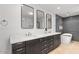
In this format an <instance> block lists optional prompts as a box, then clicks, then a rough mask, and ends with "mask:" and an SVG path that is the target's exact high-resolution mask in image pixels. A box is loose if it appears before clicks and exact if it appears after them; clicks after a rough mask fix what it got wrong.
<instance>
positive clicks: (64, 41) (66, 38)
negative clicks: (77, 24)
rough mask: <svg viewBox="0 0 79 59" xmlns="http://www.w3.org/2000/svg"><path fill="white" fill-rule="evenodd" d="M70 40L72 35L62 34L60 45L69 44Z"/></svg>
mask: <svg viewBox="0 0 79 59" xmlns="http://www.w3.org/2000/svg"><path fill="white" fill-rule="evenodd" d="M71 39H72V34H70V33H64V34H62V35H61V43H62V44H69V43H70V42H71Z"/></svg>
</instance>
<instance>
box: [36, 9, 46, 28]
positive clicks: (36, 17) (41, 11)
mask: <svg viewBox="0 0 79 59" xmlns="http://www.w3.org/2000/svg"><path fill="white" fill-rule="evenodd" d="M38 11H40V12H42V13H43V15H44V21H45V12H44V11H42V10H36V28H37V29H45V23H44V28H38V27H37V19H38V16H37V14H38Z"/></svg>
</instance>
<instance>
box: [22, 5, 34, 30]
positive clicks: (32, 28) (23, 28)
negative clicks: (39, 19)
mask: <svg viewBox="0 0 79 59" xmlns="http://www.w3.org/2000/svg"><path fill="white" fill-rule="evenodd" d="M22 6H27V7H30V8H32V9H33V20H34V8H33V7H31V6H28V5H26V4H21V29H34V21H33V28H24V27H22Z"/></svg>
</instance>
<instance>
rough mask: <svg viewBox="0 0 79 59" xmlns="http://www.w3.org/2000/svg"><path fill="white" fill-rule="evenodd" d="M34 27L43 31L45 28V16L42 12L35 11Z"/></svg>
mask: <svg viewBox="0 0 79 59" xmlns="http://www.w3.org/2000/svg"><path fill="white" fill-rule="evenodd" d="M36 18H37V21H36V26H37V28H38V29H44V28H45V14H44V12H43V11H40V10H37V11H36Z"/></svg>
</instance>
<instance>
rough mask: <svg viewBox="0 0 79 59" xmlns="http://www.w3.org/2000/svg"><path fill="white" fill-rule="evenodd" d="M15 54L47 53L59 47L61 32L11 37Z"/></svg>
mask: <svg viewBox="0 0 79 59" xmlns="http://www.w3.org/2000/svg"><path fill="white" fill-rule="evenodd" d="M10 42H11V45H12V53H13V54H47V53H49V52H50V51H52V50H54V49H55V48H57V47H58V46H59V45H60V43H61V41H60V33H53V34H48V35H47V34H44V35H40V36H35V37H22V38H20V36H19V37H16V38H15V39H14V38H11V41H10Z"/></svg>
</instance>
